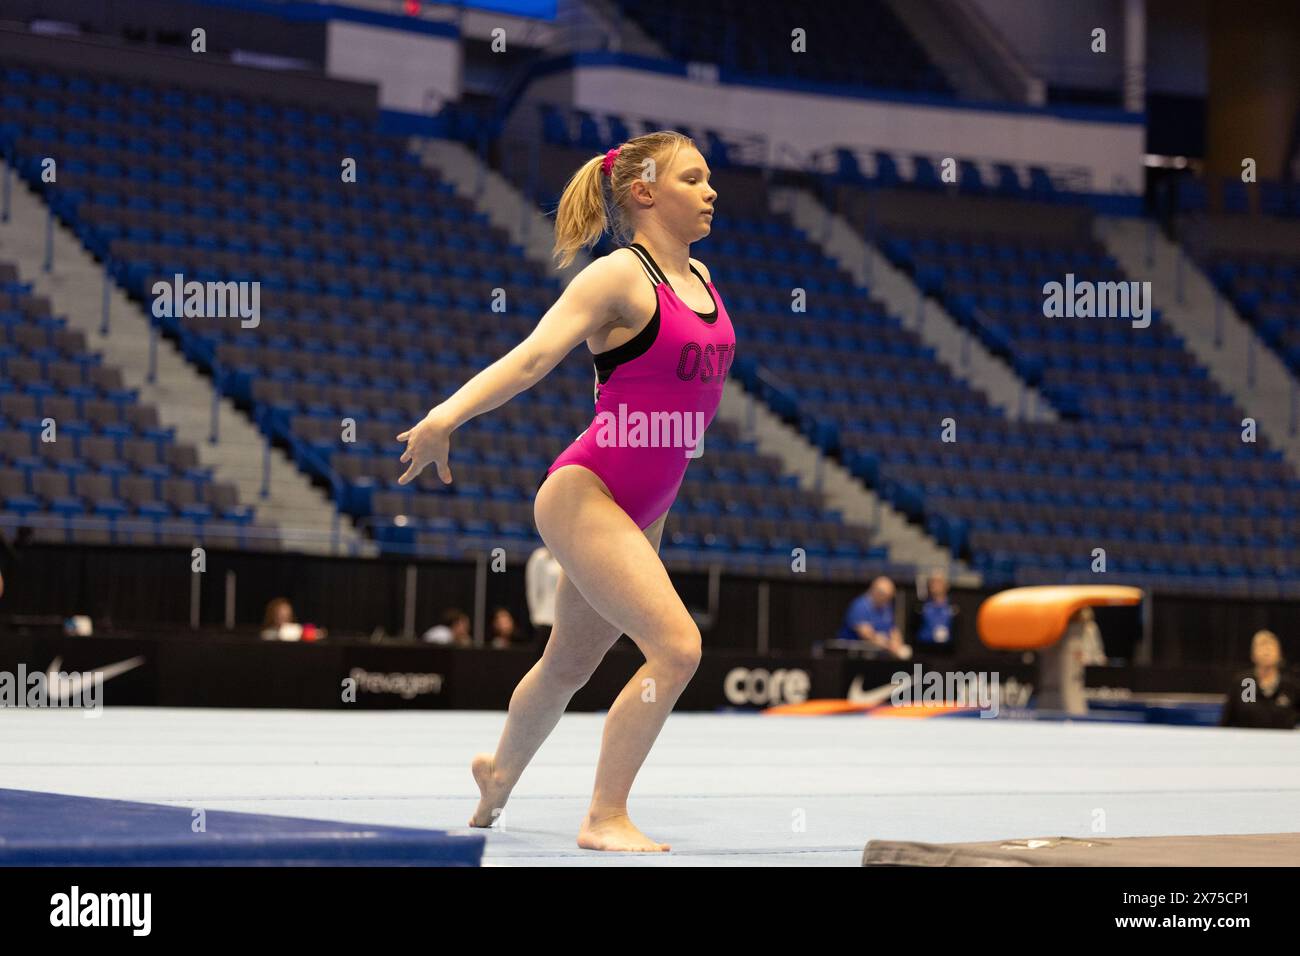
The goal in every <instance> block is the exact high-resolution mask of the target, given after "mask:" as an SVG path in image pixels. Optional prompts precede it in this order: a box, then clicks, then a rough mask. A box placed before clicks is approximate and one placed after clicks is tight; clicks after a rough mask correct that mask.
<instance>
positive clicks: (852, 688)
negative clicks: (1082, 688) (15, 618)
mask: <svg viewBox="0 0 1300 956" xmlns="http://www.w3.org/2000/svg"><path fill="white" fill-rule="evenodd" d="M536 659H537V652H536V651H531V650H522V649H506V650H483V649H477V648H452V647H441V646H430V645H418V644H400V643H398V644H388V645H385V644H373V643H354V642H350V641H324V642H320V643H285V642H280V641H261V640H258V639H256V638H248V637H232V636H225V635H219V634H208V633H203V634H200V635H190V634H183V633H182V634H177V635H171V636H144V635H138V636H133V637H130V638H127V637H69V636H65V635H58V634H55V635H49V636H24V635H13V634H9V635H0V707H3V706H7V705H14V704H15V703H17V702H16V701H15V700H13V699H9V700H6V699H5V698H4V694H5V693H8V694H10V695H12V694H13V693H14V688H15V687H18V688H19V689H20V690H21V691H22V692H23V693H25V692H26V687H27V685H28V681H27V678H28V677H29V676H30V675H33V674H42V675H46V674H49V673H51V671H54V672H62V673H64V674H68V675H71V674H72V673H74V672H81V673H93V672H95V671H99V672H101V674H102V675H103V676H104V678H105V679H104V681H103V685H102V694H100V695H98V697H97V699H98V701H99V703H100V704H101V705H102V706H106V707H127V706H132V707H149V706H162V707H246V708H299V709H313V710H346V709H352V708H359V709H418V710H429V709H435V710H436V709H452V710H494V711H504V710H506V709H507V707H508V706H509V703H510V695H511V694H512V693H513V691H514V689H515V686H516V685H517V684H518V683H519V680H520V678H522V677H523V676H524V674H526V673H527V672H528V670H529V668H531V667H532V666H533V664H534V663H535V661H536ZM643 660H644V659H643V657H642V656H641V654H640V653H638V652H637V651H636V650H635V648H632V647H630V646H625V645H620V646H617V647H615V648H614V649H613V650H612V651H611V652H610V653H609V654H608V655H607V656H606V658H605V660H604V661H603V662H602V663H601V665H600V667H599V668H597V670H596V672H595V674H593V675H592V677H591V679H590V680H589V681H588V682H587V684H586V685H585V686H584V687H582V688H581V689H580V690H579V691H578V693H577V694H576V695H575V696H574V698H573V701H572V703H571V704H570V706H569V708H568V709H569V710H572V711H602V710H607V709H608V708H609V706H610V704H611V703H612V702H613V701H614V699H615V698H616V697H617V696H618V694H619V692H620V691H621V690H622V689H623V687H624V686H625V685H626V684H627V682H628V681H629V680H630V679H631V678H632V677H633V675H635V674H636V672H637V670H638V668H639V667H640V665H641V663H642V662H643ZM948 674H955V675H962V676H963V679H967V680H969V681H971V682H978V681H980V680H982V681H984V682H985V683H988V684H995V685H996V686H995V687H994V692H995V693H996V695H997V697H998V701H999V704H998V706H999V708H1000V709H1002V710H1005V709H1007V708H1017V707H1024V706H1027V705H1028V704H1029V700H1030V696H1031V695H1032V693H1033V689H1034V684H1035V676H1036V665H1035V664H1034V663H1033V662H1032V661H1027V660H1024V659H1023V658H1022V657H1021V655H1019V654H992V653H986V654H983V655H980V656H977V657H969V658H960V659H949V658H945V659H933V660H927V659H925V658H918V659H914V660H912V661H907V662H902V661H864V660H857V659H852V658H849V657H845V656H833V657H829V656H828V657H809V656H798V655H774V656H773V655H769V656H762V655H757V654H744V653H736V652H727V651H710V652H708V653H706V654H705V655H704V658H703V660H702V661H701V663H700V666H699V668H698V670H697V671H696V673H695V676H694V677H693V678H692V680H691V682H690V684H689V685H687V687H686V690H685V691H684V692H683V694H682V696H681V697H680V698H679V700H678V703H677V706H676V708H675V709H676V710H678V711H706V712H712V711H717V710H727V709H732V710H742V711H759V710H763V709H765V708H767V707H774V706H779V705H783V704H800V703H804V702H805V701H809V700H821V699H827V698H832V699H839V700H843V699H848V700H850V701H853V702H856V703H863V704H865V703H868V702H871V703H877V704H880V703H886V702H890V703H916V704H920V703H931V702H933V701H931V700H929V699H927V698H925V697H924V693H925V686H926V684H927V681H929V680H932V677H933V675H943V677H942V679H943V680H944V681H945V682H946V681H947V680H948V677H947V675H948ZM1231 674H1232V669H1231V668H1220V669H1215V668H1130V667H1105V668H1088V671H1087V683H1088V685H1089V686H1090V687H1097V688H1107V689H1108V691H1109V693H1110V694H1111V696H1117V695H1120V696H1122V695H1123V694H1125V693H1130V692H1131V693H1147V694H1160V693H1169V692H1179V691H1182V692H1186V691H1193V692H1201V693H1216V692H1220V691H1221V690H1222V689H1223V688H1224V687H1226V686H1228V683H1229V680H1230V678H1231ZM902 677H907V678H911V679H912V686H913V688H915V690H914V694H913V696H910V697H908V698H907V699H901V700H900V699H894V698H893V688H894V687H896V686H900V684H901V683H902ZM639 690H640V691H643V692H644V691H647V690H648V689H647V688H639ZM978 699H979V698H970V700H971V701H972V706H984V705H983V704H980V703H977V702H976V701H977V700H978ZM943 700H945V701H947V702H949V703H951V702H952V701H951V700H949V699H948V698H946V697H945V698H943Z"/></svg>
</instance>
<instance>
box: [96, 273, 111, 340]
mask: <svg viewBox="0 0 1300 956" xmlns="http://www.w3.org/2000/svg"><path fill="white" fill-rule="evenodd" d="M112 281H113V280H112V276H111V273H110V260H109V258H108V257H107V256H105V257H104V294H103V301H102V302H101V303H100V309H99V334H100V335H102V336H104V337H105V338H107V337H108V312H109V306H108V297H109V294H110V293H111V287H112Z"/></svg>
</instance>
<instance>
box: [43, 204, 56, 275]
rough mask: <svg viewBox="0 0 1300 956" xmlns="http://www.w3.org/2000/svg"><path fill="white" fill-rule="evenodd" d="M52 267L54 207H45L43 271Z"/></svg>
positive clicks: (47, 270)
mask: <svg viewBox="0 0 1300 956" xmlns="http://www.w3.org/2000/svg"><path fill="white" fill-rule="evenodd" d="M53 268H54V207H53V206H46V207H45V271H46V272H49V271H50V270H51V269H53Z"/></svg>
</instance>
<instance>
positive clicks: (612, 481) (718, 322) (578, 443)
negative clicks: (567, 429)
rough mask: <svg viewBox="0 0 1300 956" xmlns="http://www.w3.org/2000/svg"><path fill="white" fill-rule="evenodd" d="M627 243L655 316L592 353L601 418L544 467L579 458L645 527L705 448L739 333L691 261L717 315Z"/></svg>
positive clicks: (664, 508) (637, 246)
mask: <svg viewBox="0 0 1300 956" xmlns="http://www.w3.org/2000/svg"><path fill="white" fill-rule="evenodd" d="M628 248H629V249H631V250H632V251H633V252H634V253H636V255H637V256H638V257H639V258H640V259H641V266H642V268H643V269H644V270H645V273H646V275H647V276H648V277H649V279H650V283H651V284H652V285H653V286H654V289H655V297H656V302H657V304H656V306H655V313H654V316H653V318H651V320H650V322H649V323H648V324H647V325H646V326H645V328H644V329H642V330H641V331H640V332H639V333H637V335H636V336H635V337H633V338H632V339H630V340H629V341H627V342H625V343H623V344H622V345H620V346H617V347H616V348H613V349H609V350H608V351H605V352H599V353H596V354H595V355H593V356H592V358H593V362H594V364H595V366H596V416H595V418H593V419H592V422H591V424H590V425H589V426H588V427H587V429H586V430H585V431H584V432H583V433H582V434H581V435H579V436H578V437H577V438H576V439H574V441H573V444H571V445H569V447H568V448H566V449H565V450H564V451H563V452H561V453H560V455H559V457H558V458H556V459H555V461H554V462H552V463H551V467H550V468H548V469H547V470H546V474H547V475H550V474H551V472H553V471H555V469H557V468H560V467H562V466H564V465H582V466H583V467H584V468H587V469H589V470H590V471H592V472H594V473H595V474H596V475H597V476H598V477H599V478H600V479H601V480H602V481H604V482H605V485H606V487H608V488H609V491H610V494H612V495H613V496H614V501H615V502H617V503H618V505H619V506H620V507H621V508H622V509H623V510H624V511H626V512H627V514H628V517H630V518H631V519H632V520H633V521H634V522H636V526H637V527H638V528H642V529H644V528H647V527H649V526H650V525H651V524H652V523H653V522H654V521H655V519H657V518H658V517H659V516H660V515H662V514H663V513H664V512H665V511H667V510H668V509H669V507H670V506H671V505H672V503H673V499H675V498H676V497H677V489H678V488H680V487H681V484H682V479H683V478H684V477H685V476H686V466H687V465H688V464H689V463H690V460H691V457H698V455H699V453H701V452H702V451H703V437H704V429H705V428H707V427H708V425H709V423H710V422H712V421H713V416H714V413H715V412H717V410H718V404H719V403H720V402H721V401H722V386H723V382H724V381H725V379H726V375H727V369H728V368H730V366H731V362H732V359H733V358H734V357H735V350H736V334H735V331H734V330H733V329H732V327H731V319H730V318H729V317H728V315H727V310H726V308H725V307H724V306H723V304H722V297H721V296H719V295H718V291H717V290H716V289H715V288H713V284H712V283H710V282H706V281H705V280H704V277H703V276H702V275H700V273H699V272H698V271H696V269H695V267H694V266H691V272H693V273H695V276H696V277H697V278H698V279H699V280H700V283H701V284H702V285H703V286H704V287H705V289H707V290H708V292H709V296H710V297H711V298H712V299H713V311H712V312H706V313H699V312H696V311H694V310H693V309H691V308H690V306H688V305H687V304H686V303H685V302H683V301H682V300H681V299H680V298H678V296H677V293H676V292H674V291H673V287H672V286H671V285H670V284H669V282H668V279H667V277H666V276H665V275H664V273H663V270H661V269H660V268H659V266H658V264H657V263H656V262H655V261H654V259H653V258H652V257H651V256H650V253H649V251H647V250H646V248H645V247H644V246H642V245H641V244H640V243H633V244H632V245H630V246H628ZM542 480H543V481H545V480H546V479H545V478H543V479H542Z"/></svg>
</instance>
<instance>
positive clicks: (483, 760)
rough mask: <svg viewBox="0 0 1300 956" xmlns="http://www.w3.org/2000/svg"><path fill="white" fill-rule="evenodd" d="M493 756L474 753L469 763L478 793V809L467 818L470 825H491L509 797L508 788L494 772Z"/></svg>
mask: <svg viewBox="0 0 1300 956" xmlns="http://www.w3.org/2000/svg"><path fill="white" fill-rule="evenodd" d="M495 758H496V755H495V754H486V753H485V754H475V755H474V761H473V763H471V764H470V770H471V771H472V772H473V774H474V782H475V783H477V784H478V789H479V794H480V796H479V801H478V809H477V810H475V811H474V815H473V816H472V817H470V818H469V825H470V826H472V827H490V826H492V824H494V823H496V821H497V817H499V816H501V811H502V810H504V809H505V806H506V801H507V800H509V799H510V788H509V787H507V786H506V784H505V781H504V780H502V779H501V778H500V777H498V776H497V774H496V766H495V763H496V760H495Z"/></svg>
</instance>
